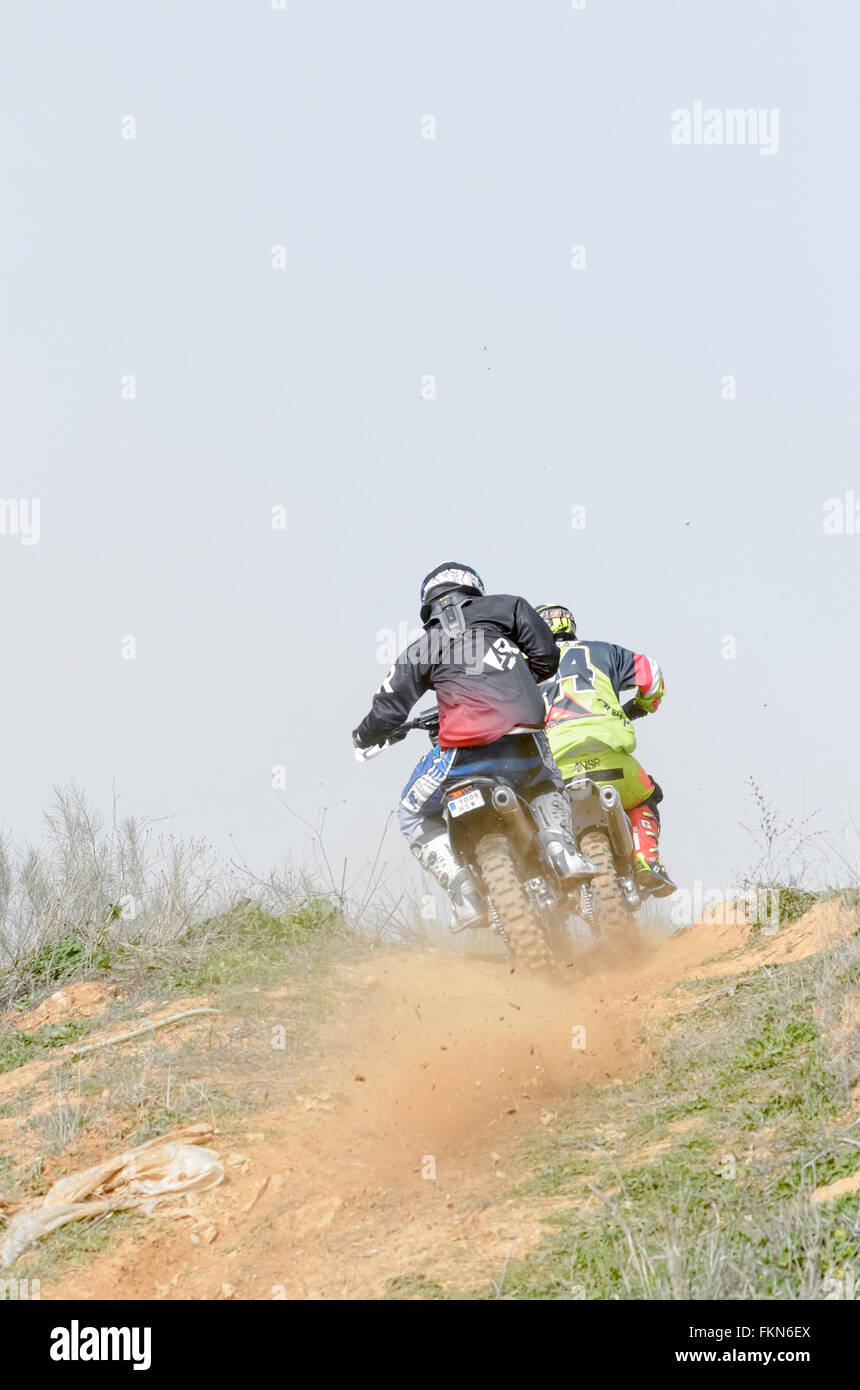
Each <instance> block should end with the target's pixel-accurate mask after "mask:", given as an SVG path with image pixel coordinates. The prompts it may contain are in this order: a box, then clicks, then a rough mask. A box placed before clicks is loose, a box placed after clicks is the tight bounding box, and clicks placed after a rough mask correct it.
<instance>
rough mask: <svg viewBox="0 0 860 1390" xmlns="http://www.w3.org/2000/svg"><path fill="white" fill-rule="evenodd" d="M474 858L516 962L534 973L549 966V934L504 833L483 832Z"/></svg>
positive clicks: (550, 966)
mask: <svg viewBox="0 0 860 1390" xmlns="http://www.w3.org/2000/svg"><path fill="white" fill-rule="evenodd" d="M475 859H476V860H477V864H478V868H479V869H480V871H481V877H482V878H483V880H484V887H485V888H486V890H487V894H488V896H489V898H490V901H491V903H492V904H493V907H494V908H495V910H496V912H497V914H498V917H499V921H500V922H501V924H502V928H503V930H504V933H505V937H506V939H507V942H508V949H509V950H510V952H511V955H512V957H513V959H514V962H515V964H517V965H521V966H522V967H523V969H525V970H529V971H534V972H535V973H537V972H539V971H547V970H550V969H551V968H552V963H553V962H552V954H551V952H550V949H549V945H548V944H547V940H546V936H545V935H544V931H543V928H542V927H541V924H540V922H539V921H538V919H537V917H536V916H535V914H534V912H533V911H532V908H531V905H530V903H529V900H528V898H527V897H526V894H525V890H524V888H523V887H522V884H521V883H520V880H519V876H518V874H517V870H516V865H515V864H514V859H513V855H512V854H511V849H510V846H509V844H508V842H507V840H506V839H505V837H504V835H484V836H483V838H482V839H480V840H479V841H478V844H477V847H476V849H475Z"/></svg>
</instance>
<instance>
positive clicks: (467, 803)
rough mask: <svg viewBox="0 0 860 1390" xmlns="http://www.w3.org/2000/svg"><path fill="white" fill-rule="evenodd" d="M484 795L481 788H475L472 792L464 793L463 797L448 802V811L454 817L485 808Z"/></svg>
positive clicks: (453, 798)
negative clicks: (478, 808) (480, 807)
mask: <svg viewBox="0 0 860 1390" xmlns="http://www.w3.org/2000/svg"><path fill="white" fill-rule="evenodd" d="M483 804H484V793H483V792H482V791H481V788H480V787H475V788H474V789H473V790H472V791H470V792H463V795H462V796H453V797H452V798H451V800H450V801H449V802H448V810H449V811H450V812H451V815H452V816H462V815H465V813H466V811H474V810H475V808H476V807H478V806H483Z"/></svg>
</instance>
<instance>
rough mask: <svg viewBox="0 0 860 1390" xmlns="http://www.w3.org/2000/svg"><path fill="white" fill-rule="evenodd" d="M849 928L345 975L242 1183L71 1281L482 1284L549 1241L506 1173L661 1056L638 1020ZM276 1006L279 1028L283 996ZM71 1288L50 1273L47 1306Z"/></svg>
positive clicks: (129, 1293) (239, 1175) (260, 1125)
mask: <svg viewBox="0 0 860 1390" xmlns="http://www.w3.org/2000/svg"><path fill="white" fill-rule="evenodd" d="M853 930H856V918H854V919H852V918H850V916H849V915H848V914H847V913H843V912H842V911H841V909H840V908H839V906H838V904H836V905H832V906H831V905H820V906H819V907H818V908H815V909H813V912H812V913H811V914H807V917H806V918H804V919H802V920H801V921H799V922H797V923H796V924H794V925H793V926H792V927H790V928H787V929H785V930H784V931H783V932H781V933H780V934H779V936H778V937H773V938H768V937H760V938H759V939H758V940H757V941H755V942H753V941H752V939H749V933H748V928H747V927H745V926H737V925H733V924H726V923H723V924H716V925H708V926H701V927H697V928H693V929H690V930H689V931H687V932H684V933H683V934H681V935H679V936H677V937H676V938H674V939H669V940H659V941H651V942H649V943H647V944H643V945H641V946H640V947H638V948H637V949H635V950H634V951H633V953H632V954H631V953H630V952H629V951H628V952H626V953H620V954H619V953H618V952H613V951H610V950H606V949H604V950H592V951H591V952H589V953H587V954H585V955H583V956H581V957H580V958H579V959H578V960H577V961H576V962H574V963H573V964H572V965H571V968H570V969H569V970H568V972H567V978H566V979H565V980H564V981H563V983H561V984H556V985H553V984H549V983H543V982H540V981H535V980H531V979H529V978H527V977H523V976H520V975H519V974H515V973H512V972H511V971H510V969H509V967H508V966H507V965H506V964H505V963H503V962H502V961H501V960H499V959H498V958H493V959H490V958H475V957H463V956H455V955H445V954H442V953H435V952H429V951H417V950H416V951H408V952H390V953H388V954H386V955H385V956H382V957H380V958H378V959H377V960H376V961H374V963H373V964H372V966H369V967H365V968H359V969H353V968H342V969H340V970H339V971H338V972H337V975H338V986H337V988H334V989H332V991H331V995H330V999H329V1009H328V1012H327V1014H326V1017H325V1019H324V1021H323V1022H322V1024H320V1025H318V1026H317V1027H316V1028H315V1031H314V1052H313V1054H312V1055H311V1056H310V1057H309V1058H308V1059H306V1060H305V1061H304V1062H303V1063H302V1065H301V1069H300V1073H299V1075H298V1077H297V1089H296V1091H295V1092H294V1094H293V1096H292V1098H291V1099H290V1101H289V1103H287V1104H284V1103H283V1102H281V1103H278V1104H276V1105H272V1104H271V1103H270V1104H269V1105H267V1106H266V1107H265V1108H263V1109H262V1110H258V1111H257V1112H256V1113H255V1115H254V1117H253V1120H252V1121H251V1122H250V1124H249V1126H248V1129H249V1131H251V1132H246V1133H245V1134H244V1136H243V1137H242V1138H241V1139H239V1140H236V1139H235V1137H234V1139H233V1140H232V1141H231V1142H233V1143H236V1144H237V1146H238V1147H239V1148H240V1149H241V1152H240V1153H238V1154H232V1155H229V1157H227V1160H226V1161H227V1163H228V1172H229V1175H230V1176H229V1181H228V1182H226V1183H225V1184H223V1186H222V1187H221V1188H219V1189H217V1191H215V1192H213V1193H211V1194H207V1195H206V1196H205V1197H203V1198H201V1204H200V1207H199V1209H196V1208H195V1209H192V1210H190V1211H189V1219H190V1221H191V1226H190V1228H188V1227H186V1228H177V1227H176V1226H175V1225H174V1226H172V1227H171V1228H170V1229H167V1230H163V1231H161V1232H158V1231H156V1232H150V1231H145V1232H143V1233H142V1235H138V1238H137V1240H136V1241H135V1243H134V1246H133V1247H131V1246H129V1247H128V1248H126V1247H125V1246H123V1247H121V1248H119V1249H118V1250H116V1251H114V1252H112V1253H108V1254H105V1255H102V1256H100V1257H99V1258H98V1259H97V1260H95V1261H94V1262H93V1263H91V1264H90V1265H89V1266H88V1267H87V1270H86V1277H85V1280H84V1281H82V1279H81V1275H80V1273H79V1272H78V1273H76V1274H75V1276H74V1280H73V1282H74V1294H75V1296H76V1297H78V1298H79V1297H81V1295H82V1282H84V1283H85V1285H86V1295H87V1296H89V1297H93V1298H100V1297H110V1298H117V1297H119V1298H151V1297H156V1296H157V1297H179V1298H182V1297H185V1298H225V1297H226V1298H233V1297H237V1298H278V1297H286V1298H309V1297H311V1298H313V1297H321V1298H358V1297H369V1296H375V1295H378V1294H380V1293H381V1292H383V1291H384V1289H385V1287H386V1282H387V1280H388V1279H390V1278H391V1277H392V1276H394V1275H398V1274H400V1273H402V1272H404V1271H408V1270H412V1269H416V1268H423V1267H424V1264H425V1263H426V1264H428V1266H429V1265H432V1267H433V1268H434V1269H435V1270H437V1271H438V1270H445V1269H452V1268H454V1267H456V1272H457V1274H458V1275H459V1276H463V1275H464V1274H467V1273H469V1274H471V1275H472V1276H474V1278H475V1280H476V1281H477V1280H480V1279H482V1278H487V1279H488V1278H490V1277H492V1275H493V1272H494V1271H496V1272H497V1271H498V1268H499V1263H500V1261H501V1260H503V1259H504V1258H506V1252H510V1250H513V1249H516V1250H517V1251H519V1252H520V1253H521V1252H522V1250H524V1249H527V1248H528V1247H529V1246H530V1245H531V1244H532V1243H534V1242H535V1241H536V1240H538V1239H539V1238H540V1235H541V1232H542V1230H543V1226H542V1215H543V1213H542V1209H541V1208H540V1207H538V1208H535V1206H534V1204H532V1205H531V1206H530V1207H528V1208H526V1207H525V1206H524V1205H522V1204H520V1205H518V1204H517V1203H516V1202H512V1203H508V1204H507V1205H502V1206H501V1207H500V1206H499V1205H498V1204H497V1202H496V1191H497V1190H498V1184H499V1182H500V1180H504V1182H505V1185H506V1188H507V1187H510V1185H511V1184H512V1183H514V1182H515V1181H516V1180H517V1178H518V1177H519V1176H520V1174H519V1171H518V1164H519V1163H520V1162H521V1160H520V1159H519V1158H518V1157H517V1154H518V1145H517V1142H516V1141H517V1140H518V1139H519V1138H520V1137H521V1136H522V1135H523V1133H524V1131H526V1130H527V1129H529V1128H532V1127H537V1126H539V1125H541V1124H548V1123H551V1122H552V1119H553V1118H554V1113H555V1107H556V1106H559V1107H560V1106H561V1105H562V1104H563V1103H569V1102H570V1101H571V1099H573V1100H574V1103H575V1097H576V1094H577V1091H578V1090H579V1089H580V1088H582V1087H583V1086H586V1085H588V1084H591V1085H607V1084H611V1083H612V1082H613V1081H615V1080H618V1079H619V1078H621V1077H622V1076H625V1075H630V1074H633V1073H635V1071H636V1069H637V1067H639V1066H640V1065H641V1064H642V1063H643V1062H644V1061H647V1060H649V1057H648V1054H647V1050H646V1046H645V1044H644V1043H643V1042H642V1041H641V1038H640V1034H641V1030H642V1027H643V1024H645V1023H647V1022H648V1021H649V1020H652V1019H653V1018H654V1017H655V1016H656V1015H658V1014H661V1013H665V1012H670V1011H673V1010H674V1011H676V1012H677V1010H678V1009H679V1008H684V1009H686V1008H689V1007H693V1006H694V1003H695V1001H694V997H693V993H692V992H687V991H685V992H684V993H685V997H684V999H683V1000H682V1001H680V1002H679V1000H678V998H677V997H676V999H675V1002H674V1003H669V1002H667V998H666V995H667V991H670V990H672V989H673V987H674V986H676V985H677V984H678V983H679V982H680V981H683V980H687V979H696V978H699V977H701V976H713V975H714V974H720V975H731V974H733V973H741V972H743V971H747V970H749V969H750V968H751V967H753V966H754V965H755V963H756V960H757V959H758V957H759V955H761V956H767V957H768V958H769V959H794V958H797V957H799V956H801V955H804V954H807V953H808V952H809V951H811V950H815V949H821V947H822V945H823V944H827V943H828V942H830V941H832V940H833V939H835V937H836V936H838V935H847V934H849V933H850V932H851V931H853ZM748 939H749V945H748V947H747V942H748ZM715 960H718V962H719V963H718V964H715ZM266 998H267V1008H266V1014H265V1025H266V1026H269V1025H271V1027H272V1028H273V1029H277V1027H278V1024H279V1010H280V1009H282V1008H286V1007H287V1004H288V1001H287V1000H286V999H283V995H282V991H279V990H277V989H273V991H272V992H271V994H270V995H267V997H266ZM282 1055H283V1054H282ZM266 1065H267V1066H268V1067H269V1071H270V1074H271V1076H272V1079H273V1085H272V1094H273V1095H276V1094H281V1095H283V1086H281V1088H280V1091H279V1089H278V1085H277V1084H276V1083H275V1077H276V1075H277V1074H278V1068H279V1066H280V1067H283V1066H286V1065H288V1063H286V1061H279V1053H278V1052H277V1050H273V1052H272V1060H271V1063H268V1062H267V1064H266ZM253 1079H254V1081H255V1083H257V1084H259V1082H260V1076H259V1072H256V1073H255V1074H254V1078H253ZM279 1080H280V1081H281V1082H282V1081H283V1073H281V1074H280V1076H279ZM216 1147H218V1144H217V1142H216ZM222 1156H224V1155H222ZM583 1200H588V1198H587V1197H585V1196H584V1197H583ZM191 1246H193V1247H194V1248H193V1251H192V1249H191ZM67 1283H68V1287H66V1284H67ZM70 1292H71V1283H69V1282H68V1281H60V1282H59V1283H58V1284H56V1285H55V1287H53V1288H51V1287H49V1286H47V1285H46V1282H45V1281H44V1280H43V1284H42V1296H43V1297H62V1296H64V1295H65V1294H68V1293H70Z"/></svg>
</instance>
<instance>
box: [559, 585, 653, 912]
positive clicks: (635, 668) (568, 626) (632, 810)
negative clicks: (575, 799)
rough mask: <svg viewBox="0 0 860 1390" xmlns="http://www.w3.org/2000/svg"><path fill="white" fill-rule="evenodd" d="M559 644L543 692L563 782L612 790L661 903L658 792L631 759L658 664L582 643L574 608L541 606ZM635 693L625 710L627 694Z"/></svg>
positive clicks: (643, 873)
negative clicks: (586, 780)
mask: <svg viewBox="0 0 860 1390" xmlns="http://www.w3.org/2000/svg"><path fill="white" fill-rule="evenodd" d="M536 611H537V612H538V613H539V614H540V615H541V617H542V618H543V620H544V622H545V623H546V624H547V626H548V627H549V629H550V631H551V632H552V634H553V637H554V638H555V641H556V643H557V644H558V650H559V665H558V669H557V671H556V673H555V674H554V677H553V679H552V680H550V681H547V682H546V683H545V684H544V686H543V691H544V698H545V700H546V707H547V723H546V727H547V735H548V737H549V745H550V748H551V749H552V753H553V757H554V758H555V760H556V762H557V763H558V765H559V767H560V768H561V771H562V775H563V777H564V780H565V782H569V781H571V779H572V778H574V777H582V776H587V777H590V778H591V780H592V781H593V782H612V783H613V785H614V786H615V789H616V791H617V792H618V794H619V796H620V797H621V804H622V806H623V807H624V810H625V811H626V812H627V818H628V820H629V821H630V828H631V830H632V832H633V844H634V848H635V850H636V870H637V872H636V878H637V882H638V883H639V884H640V886H641V887H643V888H647V889H649V890H650V891H651V892H652V893H653V894H654V896H655V897H659V898H662V897H666V896H667V895H668V894H669V893H674V891H675V884H674V883H673V882H672V880H671V878H670V877H669V875H668V873H667V872H666V870H665V868H664V867H663V865H662V864H661V862H660V851H659V835H660V812H659V811H658V809H657V806H658V803H659V802H660V801H662V800H663V793H662V791H661V789H660V787H659V786H658V785H657V783H656V782H655V781H653V780H652V778H651V777H649V776H648V773H647V772H645V770H644V769H643V768H642V767H641V766H640V764H639V763H638V762H637V761H636V759H635V758H634V757H633V756H632V754H633V750H634V748H635V747H636V735H635V733H634V732H633V727H632V724H631V721H632V720H634V719H641V718H642V716H643V715H645V714H653V713H654V712H655V710H656V709H657V707H658V705H659V704H660V701H661V700H662V698H663V696H664V694H665V692H666V687H665V685H664V684H663V675H662V672H661V670H660V667H659V666H658V665H657V662H656V661H652V659H651V658H650V657H648V656H642V655H641V653H638V652H632V651H629V650H628V649H627V648H626V647H618V646H616V645H614V644H613V643H611V642H586V641H583V640H582V639H580V638H577V635H576V623H575V621H574V617H573V614H572V613H571V611H570V609H569V608H565V607H563V605H561V604H558V603H552V604H550V603H542V604H539V605H538V607H537V610H536ZM634 686H635V688H636V694H635V695H634V696H633V698H632V699H631V700H628V701H627V703H626V704H625V705H622V704H621V703H620V696H621V692H622V691H624V690H629V689H631V688H633V687H634Z"/></svg>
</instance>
